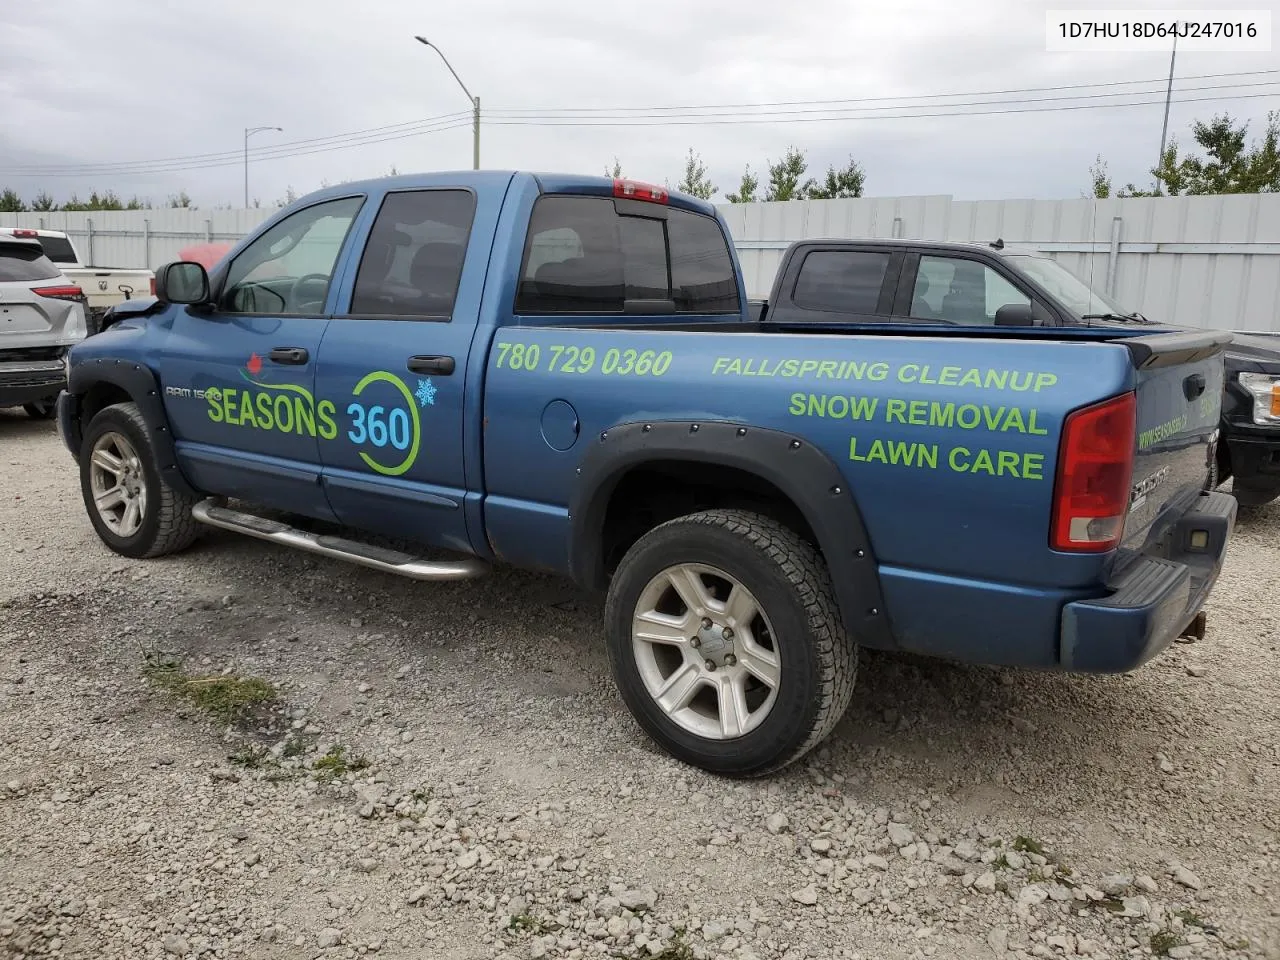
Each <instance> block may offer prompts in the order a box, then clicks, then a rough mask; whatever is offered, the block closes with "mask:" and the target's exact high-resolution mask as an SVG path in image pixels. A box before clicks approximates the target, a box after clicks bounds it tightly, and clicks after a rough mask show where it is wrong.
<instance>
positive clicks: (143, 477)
mask: <svg viewBox="0 0 1280 960" xmlns="http://www.w3.org/2000/svg"><path fill="white" fill-rule="evenodd" d="M100 453H102V454H106V455H107V457H106V458H100V457H99V456H98V454H100ZM111 460H114V461H115V463H116V466H117V467H118V468H119V469H118V470H117V472H116V473H115V475H114V479H115V487H114V489H115V490H119V491H121V494H120V496H119V497H118V498H116V499H118V500H122V501H123V503H113V504H112V506H110V507H106V508H104V507H100V506H99V503H98V498H99V496H105V495H107V494H110V493H111V492H112V487H111V481H112V477H113V475H112V472H111V471H110V470H109V469H107V468H106V467H105V466H104V464H108V463H110V461H111ZM120 471H123V474H122V473H121V472H120ZM104 491H105V493H104ZM131 491H140V493H141V496H138V495H136V494H135V495H133V496H130V495H129V494H130V492H131ZM80 492H81V495H82V496H83V497H84V505H85V510H86V511H87V512H88V514H89V520H90V522H91V523H92V524H93V528H94V530H96V531H97V533H98V536H99V537H100V538H101V539H102V542H103V543H105V544H106V545H107V546H108V547H110V548H111V549H112V550H114V551H115V552H116V553H119V554H122V555H123V556H126V557H134V558H146V557H160V556H163V555H165V554H167V553H175V552H177V551H178V550H182V549H184V548H186V547H188V546H190V545H191V544H192V543H193V542H194V541H195V540H196V538H197V537H198V536H199V535H200V533H201V532H202V531H201V528H200V525H199V524H198V523H197V522H196V520H195V518H194V517H192V516H191V508H192V507H193V506H194V505H195V504H196V502H197V498H196V497H192V496H188V495H186V494H183V493H180V492H178V491H177V490H174V489H173V488H172V487H170V486H169V485H168V484H167V483H165V481H164V479H163V478H162V477H161V475H160V468H159V467H158V466H157V465H156V455H155V448H154V446H153V445H152V443H151V431H150V430H149V429H148V427H147V423H146V420H144V419H143V417H142V413H141V411H139V410H138V405H137V404H135V403H117V404H114V405H112V406H109V407H104V408H103V409H102V410H100V411H99V412H98V414H97V415H96V416H95V417H94V418H93V420H91V421H90V423H89V427H88V429H86V430H85V432H84V440H83V444H82V446H81V449H80ZM135 502H136V503H137V504H138V506H137V514H136V518H135V520H134V521H133V522H129V523H126V522H125V521H126V520H127V519H128V516H129V508H128V506H127V504H128V503H135Z"/></svg>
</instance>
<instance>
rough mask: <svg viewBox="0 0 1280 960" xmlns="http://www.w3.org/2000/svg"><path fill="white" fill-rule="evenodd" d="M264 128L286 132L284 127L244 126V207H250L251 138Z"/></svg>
mask: <svg viewBox="0 0 1280 960" xmlns="http://www.w3.org/2000/svg"><path fill="white" fill-rule="evenodd" d="M264 130H275V131H277V132H279V133H283V132H284V127H245V128H244V207H245V209H246V210H248V209H249V138H250V137H251V136H253V135H254V134H255V133H262V132H263V131H264Z"/></svg>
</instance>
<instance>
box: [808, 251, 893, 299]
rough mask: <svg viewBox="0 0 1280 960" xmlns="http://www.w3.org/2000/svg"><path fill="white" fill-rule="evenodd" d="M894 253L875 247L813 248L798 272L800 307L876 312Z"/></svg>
mask: <svg viewBox="0 0 1280 960" xmlns="http://www.w3.org/2000/svg"><path fill="white" fill-rule="evenodd" d="M890 259H891V255H890V254H889V253H887V252H883V251H871V250H811V251H810V252H809V253H808V254H806V255H805V258H804V261H803V262H802V263H801V264H800V271H799V273H798V274H797V275H796V283H795V288H794V289H793V291H792V294H791V299H792V300H793V301H794V303H795V305H796V306H797V307H802V308H803V309H805V310H817V311H822V312H830V313H846V314H850V313H852V314H858V315H874V314H875V313H876V308H877V306H878V304H879V303H880V295H881V293H882V291H883V290H884V280H885V276H886V275H887V274H888V272H889V261H890Z"/></svg>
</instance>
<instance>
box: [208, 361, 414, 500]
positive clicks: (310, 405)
mask: <svg viewBox="0 0 1280 960" xmlns="http://www.w3.org/2000/svg"><path fill="white" fill-rule="evenodd" d="M240 376H241V377H242V378H243V379H244V380H245V382H246V386H245V387H243V388H236V387H210V388H209V389H207V390H205V392H204V399H205V402H206V403H207V404H208V410H209V419H210V420H212V421H213V422H214V423H224V424H227V425H228V426H232V427H241V428H246V427H247V428H252V429H257V430H274V431H278V432H281V433H291V434H295V435H298V436H309V437H318V438H319V439H321V440H336V439H337V438H338V434H339V430H340V426H339V423H338V416H339V414H338V406H337V404H336V403H334V402H333V401H332V400H320V401H317V400H316V398H315V395H314V394H313V393H312V392H311V391H310V390H308V389H307V388H306V387H303V386H299V385H298V384H295V383H268V382H267V381H265V380H263V379H261V377H262V358H261V357H260V356H258V354H256V353H255V354H253V355H252V356H250V357H249V360H248V362H247V363H245V365H244V367H243V368H242V369H241V370H240ZM435 398H436V388H435V386H434V385H433V384H432V383H431V381H430V380H421V381H419V382H418V389H417V391H416V392H410V390H409V388H408V386H407V385H406V384H405V382H404V381H403V380H401V379H400V378H399V377H397V376H396V375H395V374H394V373H389V372H387V371H386V370H375V371H373V372H372V373H368V374H366V375H365V376H364V377H362V378H361V380H360V381H359V382H358V383H357V384H356V385H355V387H354V388H352V390H351V402H350V403H349V404H347V406H346V409H345V410H344V411H343V416H345V418H346V422H345V423H343V424H342V425H341V426H342V427H345V439H346V440H347V441H349V442H350V443H351V444H352V445H354V446H355V447H357V448H358V449H357V451H356V452H357V454H358V455H359V457H360V459H361V460H362V461H363V462H364V464H365V465H366V466H367V467H368V468H369V469H370V470H373V471H375V472H377V473H381V474H383V475H385V476H400V475H401V474H403V473H406V472H407V471H408V470H409V469H410V468H411V467H412V466H413V464H414V461H416V460H417V458H418V452H419V450H420V448H421V446H422V421H421V418H420V416H419V414H418V407H419V404H421V405H422V406H424V407H425V406H429V405H431V404H434V403H435ZM378 401H381V402H378Z"/></svg>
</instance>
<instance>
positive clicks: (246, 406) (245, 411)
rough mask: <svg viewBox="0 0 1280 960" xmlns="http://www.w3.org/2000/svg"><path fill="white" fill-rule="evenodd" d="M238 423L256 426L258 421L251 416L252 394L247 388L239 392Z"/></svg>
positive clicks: (245, 425)
mask: <svg viewBox="0 0 1280 960" xmlns="http://www.w3.org/2000/svg"><path fill="white" fill-rule="evenodd" d="M238 416H239V417H240V425H241V426H243V427H256V426H257V425H258V421H257V420H256V419H255V418H254V416H253V394H251V393H250V392H249V391H248V390H246V391H244V392H243V393H241V394H240V413H239V414H238Z"/></svg>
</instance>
